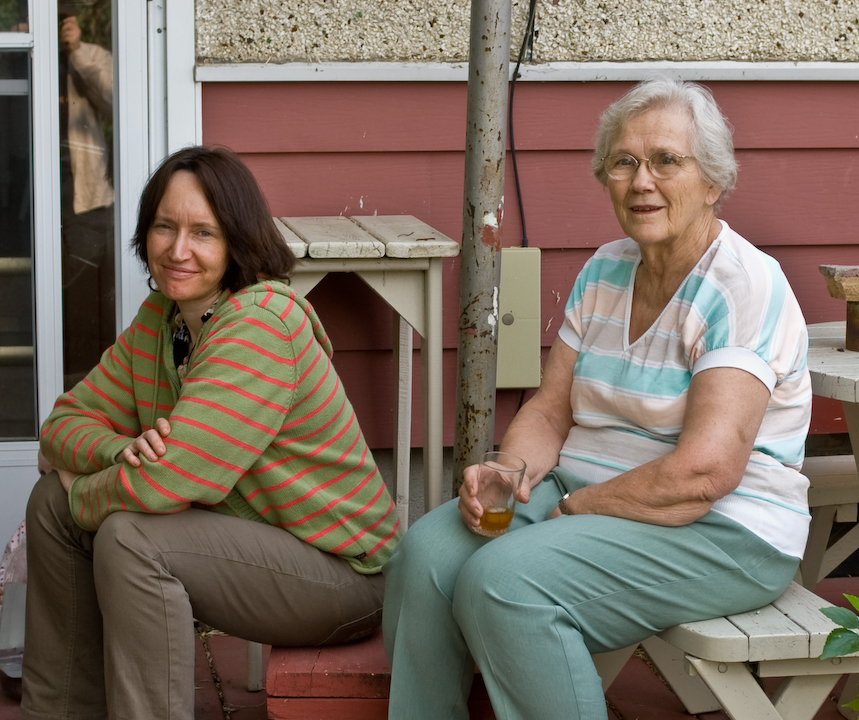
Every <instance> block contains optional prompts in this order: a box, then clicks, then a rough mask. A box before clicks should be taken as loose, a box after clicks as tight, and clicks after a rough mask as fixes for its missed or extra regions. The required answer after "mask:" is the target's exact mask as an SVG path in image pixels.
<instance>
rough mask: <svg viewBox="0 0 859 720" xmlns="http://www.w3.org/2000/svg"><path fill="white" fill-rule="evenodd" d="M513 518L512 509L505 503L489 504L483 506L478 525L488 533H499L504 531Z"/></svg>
mask: <svg viewBox="0 0 859 720" xmlns="http://www.w3.org/2000/svg"><path fill="white" fill-rule="evenodd" d="M512 519H513V510H511V509H510V508H509V507H507V506H506V505H491V506H490V507H487V508H483V515H481V516H480V527H481V528H482V529H483V530H485V531H487V532H489V533H493V534H495V533H498V534H501V533H503V532H506V530H507V528H508V526H509V525H510V521H511V520H512Z"/></svg>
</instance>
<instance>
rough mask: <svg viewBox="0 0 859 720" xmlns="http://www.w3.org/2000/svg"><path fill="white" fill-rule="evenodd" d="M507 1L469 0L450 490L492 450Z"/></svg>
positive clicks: (506, 64)
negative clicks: (454, 415) (482, 455)
mask: <svg viewBox="0 0 859 720" xmlns="http://www.w3.org/2000/svg"><path fill="white" fill-rule="evenodd" d="M509 64H510V0H472V3H471V44H470V49H469V62H468V114H467V128H466V135H465V193H464V199H463V209H462V255H461V265H460V279H459V307H460V314H459V345H458V350H459V353H458V365H457V375H456V381H457V385H456V438H455V441H454V452H453V485H454V488H453V489H454V492H456V491H457V490H458V489H459V485H460V484H461V481H462V471H463V470H464V469H465V468H466V467H467V466H468V465H472V464H474V463H476V462H477V461H478V460H479V459H480V455H481V454H483V453H484V452H486V451H488V450H491V449H492V443H493V433H494V429H495V363H496V357H497V351H498V282H499V276H500V272H501V264H500V254H499V253H500V250H501V221H502V216H503V210H504V154H505V146H506V141H507V83H508V79H509Z"/></svg>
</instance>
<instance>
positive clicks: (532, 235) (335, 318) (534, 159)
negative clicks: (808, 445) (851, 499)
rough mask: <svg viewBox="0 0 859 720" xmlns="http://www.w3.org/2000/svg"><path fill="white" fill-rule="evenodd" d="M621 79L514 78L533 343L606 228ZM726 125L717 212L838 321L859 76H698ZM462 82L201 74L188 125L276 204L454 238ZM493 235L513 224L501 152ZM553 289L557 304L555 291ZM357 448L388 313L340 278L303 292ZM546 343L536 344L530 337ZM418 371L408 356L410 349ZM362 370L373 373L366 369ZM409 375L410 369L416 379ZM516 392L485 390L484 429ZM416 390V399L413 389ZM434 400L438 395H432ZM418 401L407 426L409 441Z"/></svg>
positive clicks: (830, 412)
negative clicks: (600, 157)
mask: <svg viewBox="0 0 859 720" xmlns="http://www.w3.org/2000/svg"><path fill="white" fill-rule="evenodd" d="M628 87H630V84H629V83H534V82H529V83H522V84H521V85H519V86H518V87H517V89H516V96H515V135H516V144H517V148H518V153H517V159H518V163H519V170H520V177H521V184H522V192H523V198H524V203H525V212H526V221H527V225H528V239H529V244H531V245H533V246H537V247H540V248H542V249H543V263H542V264H543V271H542V272H543V278H542V283H543V288H542V289H543V292H542V308H543V327H544V332H543V346H544V348H548V346H550V345H551V343H552V341H553V339H554V337H555V333H556V332H557V328H558V326H559V324H560V322H561V320H562V317H563V306H564V303H565V301H566V298H567V295H568V293H569V290H570V287H571V285H572V282H573V279H574V278H575V275H576V273H577V272H578V271H579V269H580V268H581V266H582V264H583V263H584V262H585V260H586V259H587V258H588V257H589V256H590V254H591V253H592V252H593V250H594V248H596V247H597V246H599V245H601V244H602V243H605V242H608V241H610V240H613V239H616V238H617V237H619V236H620V229H619V227H618V225H617V222H616V221H615V219H614V214H613V212H612V209H611V205H610V203H609V201H608V197H607V194H606V192H605V191H604V190H603V188H602V187H601V186H600V185H599V184H598V183H597V182H596V181H595V180H594V179H593V177H592V175H591V173H590V157H591V149H592V138H593V135H594V132H595V129H596V125H597V122H598V119H599V113H600V111H601V110H602V109H603V108H605V106H606V105H607V104H608V103H609V102H611V100H613V99H615V98H616V97H618V96H619V95H621V94H622V93H623V92H624V91H625V90H626V89H627V88H628ZM710 87H711V88H712V90H713V93H714V95H715V96H716V99H717V100H718V102H719V103H720V105H721V106H722V108H723V110H724V111H725V113H726V115H727V116H728V118H729V119H730V121H731V123H732V125H733V126H734V128H735V134H734V141H735V144H736V147H737V157H738V160H739V163H740V177H739V183H738V188H737V190H736V191H734V193H733V194H732V195H731V196H730V197H729V198H728V199H727V200H726V201H725V203H724V205H723V208H722V212H721V217H722V218H723V219H725V220H727V221H728V222H729V223H730V224H731V226H732V227H733V228H734V229H736V230H737V231H738V232H740V233H741V234H742V235H744V236H745V237H746V238H747V239H749V240H751V241H752V242H753V243H755V244H756V245H758V246H759V247H761V248H763V249H764V250H765V251H766V252H768V253H769V254H771V255H773V256H774V257H775V258H776V259H777V260H779V262H780V263H781V264H782V266H783V267H784V269H785V271H786V273H787V275H788V278H789V280H790V282H791V284H792V286H793V288H794V291H795V292H796V294H797V296H798V297H799V301H800V303H801V305H802V307H803V311H804V312H805V315H806V319H807V321H808V322H810V323H812V322H822V321H827V320H838V319H841V318H843V316H844V311H845V309H844V305H843V302H842V301H837V300H833V299H832V298H830V297H829V295H828V293H827V291H826V286H825V283H824V281H823V278H822V276H821V275H820V274H819V272H818V271H817V266H818V265H820V264H823V263H840V264H859V242H857V241H859V228H857V222H856V220H855V208H856V203H857V200H856V191H855V188H856V182H857V180H859V83H844V82H838V83H836V82H820V83H803V82H747V83H742V82H723V83H711V84H710ZM466 94H467V88H466V86H465V85H464V84H460V83H328V82H326V83H207V84H204V86H203V139H204V142H206V143H208V144H220V145H226V146H228V147H231V148H232V149H234V150H235V151H236V152H238V153H240V154H241V155H242V156H243V158H244V159H245V161H246V162H247V163H248V165H249V166H250V167H251V169H252V170H253V172H254V174H255V175H256V176H257V178H258V179H259V181H260V184H261V185H262V187H263V190H264V192H265V193H266V196H267V198H268V200H269V203H270V205H271V208H272V212H273V213H274V214H275V215H279V216H283V215H339V214H343V215H362V214H367V215H372V214H374V213H378V214H399V213H407V214H412V215H415V216H417V217H419V218H421V219H422V220H424V221H425V222H427V223H429V224H430V225H432V226H434V227H436V228H438V229H439V230H441V231H442V232H444V233H446V234H448V235H449V236H451V237H453V238H456V239H458V238H460V237H461V223H462V219H461V213H462V209H461V208H462V195H463V173H464V167H463V148H464V140H465V137H464V133H465V104H466ZM505 196H506V213H505V218H504V244H505V245H518V244H519V243H520V239H521V232H522V231H521V221H520V218H519V213H518V208H517V205H516V198H515V188H514V185H513V174H512V169H511V167H510V160H509V156H508V173H507V187H506V193H505ZM444 283H445V293H444V294H445V311H444V312H445V317H444V343H445V348H447V350H446V353H445V366H444V373H445V385H446V387H447V389H448V391H449V392H447V393H446V407H445V444H447V445H450V444H452V443H453V410H454V408H453V397H454V393H455V374H456V359H455V355H456V345H457V319H458V293H459V285H458V283H459V277H458V260H448V261H445V266H444ZM558 297H560V301H558ZM310 299H311V301H312V302H313V303H314V304H315V305H316V307H317V308H318V309H319V312H320V315H321V317H322V320H323V322H324V323H325V326H326V328H327V330H328V332H329V334H330V335H331V337H332V340H333V342H334V346H335V350H336V355H335V363H336V365H337V367H338V370H339V371H340V373H341V375H342V377H343V381H344V384H345V386H346V388H347V391H348V393H349V397H350V398H351V399H352V402H353V404H354V405H355V407H356V410H357V412H358V415H359V418H361V421H362V426H363V427H364V430H365V433H366V435H367V437H368V440H369V442H370V444H371V446H373V447H389V446H390V442H391V440H390V438H391V436H392V427H391V412H390V409H391V403H392V397H393V396H392V393H393V388H392V384H391V380H390V354H389V353H388V350H389V348H390V333H389V328H390V325H391V313H390V310H389V309H388V308H387V306H386V305H384V303H383V302H382V301H381V300H379V299H378V298H376V297H375V296H374V295H373V293H372V292H371V291H369V290H368V289H367V288H365V287H364V286H363V284H362V283H361V282H360V280H357V279H355V278H352V277H350V276H344V275H335V276H330V277H329V278H327V279H326V280H325V281H324V282H323V284H322V285H321V286H320V287H319V288H317V289H316V290H314V291H313V292H312V293H311V295H310ZM544 352H545V351H544ZM416 369H418V373H417V374H418V375H419V363H417V362H416ZM370 378H372V381H371V382H368V379H370ZM415 382H416V388H419V387H420V385H419V377H417V378H416V380H415ZM519 396H520V392H519V391H515V390H508V391H500V392H499V397H498V412H497V421H496V430H497V433H498V435H499V437H500V434H501V433H502V432H503V430H504V428H506V426H507V423H508V422H509V420H510V418H511V417H512V415H513V413H514V412H515V408H516V405H517V404H518V402H519ZM416 397H417V396H416ZM447 398H450V400H447ZM420 412H421V409H420V402H419V400H418V401H417V402H416V403H415V416H414V417H415V420H414V431H415V435H414V437H415V438H416V440H417V438H419V437H420V435H419V433H418V430H419V423H420V416H421V415H420ZM840 416H841V408H840V405H839V404H838V403H831V402H816V403H815V412H814V419H813V426H812V432H818V433H822V432H843V431H844V429H845V428H844V425H843V421H842V420H841V419H840Z"/></svg>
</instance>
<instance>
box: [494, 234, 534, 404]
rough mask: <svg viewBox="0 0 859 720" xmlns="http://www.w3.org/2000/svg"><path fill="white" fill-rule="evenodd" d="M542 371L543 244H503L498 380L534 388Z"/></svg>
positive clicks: (500, 384)
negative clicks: (541, 255)
mask: <svg viewBox="0 0 859 720" xmlns="http://www.w3.org/2000/svg"><path fill="white" fill-rule="evenodd" d="M540 375H541V366H540V248H531V247H528V248H522V247H510V248H502V249H501V284H500V287H499V292H498V365H497V371H496V381H495V384H496V386H497V387H499V388H534V387H537V386H538V385H539V384H540Z"/></svg>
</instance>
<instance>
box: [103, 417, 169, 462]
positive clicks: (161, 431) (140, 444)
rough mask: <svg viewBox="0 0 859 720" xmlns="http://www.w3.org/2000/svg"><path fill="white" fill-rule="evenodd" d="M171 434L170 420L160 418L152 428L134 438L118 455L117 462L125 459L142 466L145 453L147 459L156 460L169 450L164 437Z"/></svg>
mask: <svg viewBox="0 0 859 720" xmlns="http://www.w3.org/2000/svg"><path fill="white" fill-rule="evenodd" d="M169 434H170V422H169V421H168V420H167V419H166V418H158V419H157V420H156V421H155V427H154V428H150V429H149V430H147V431H146V432H143V433H141V434H140V435H138V436H137V437H136V438H134V440H132V441H131V442H130V443H129V444H128V445H126V447H125V449H124V450H123V451H122V452H121V453H119V454H118V455H117V456H116V462H118V463H121V462H123V461H125V462H127V463H129V464H131V465H133V466H134V467H140V457H138V456H139V455H143V456H144V457H145V458H146V459H147V460H150V461H151V462H156V461H157V460H158V458H160V457H161V456H162V455H164V453H166V452H167V446H166V445H165V444H164V440H163V438H166V437H167V436H168V435H169Z"/></svg>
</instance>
